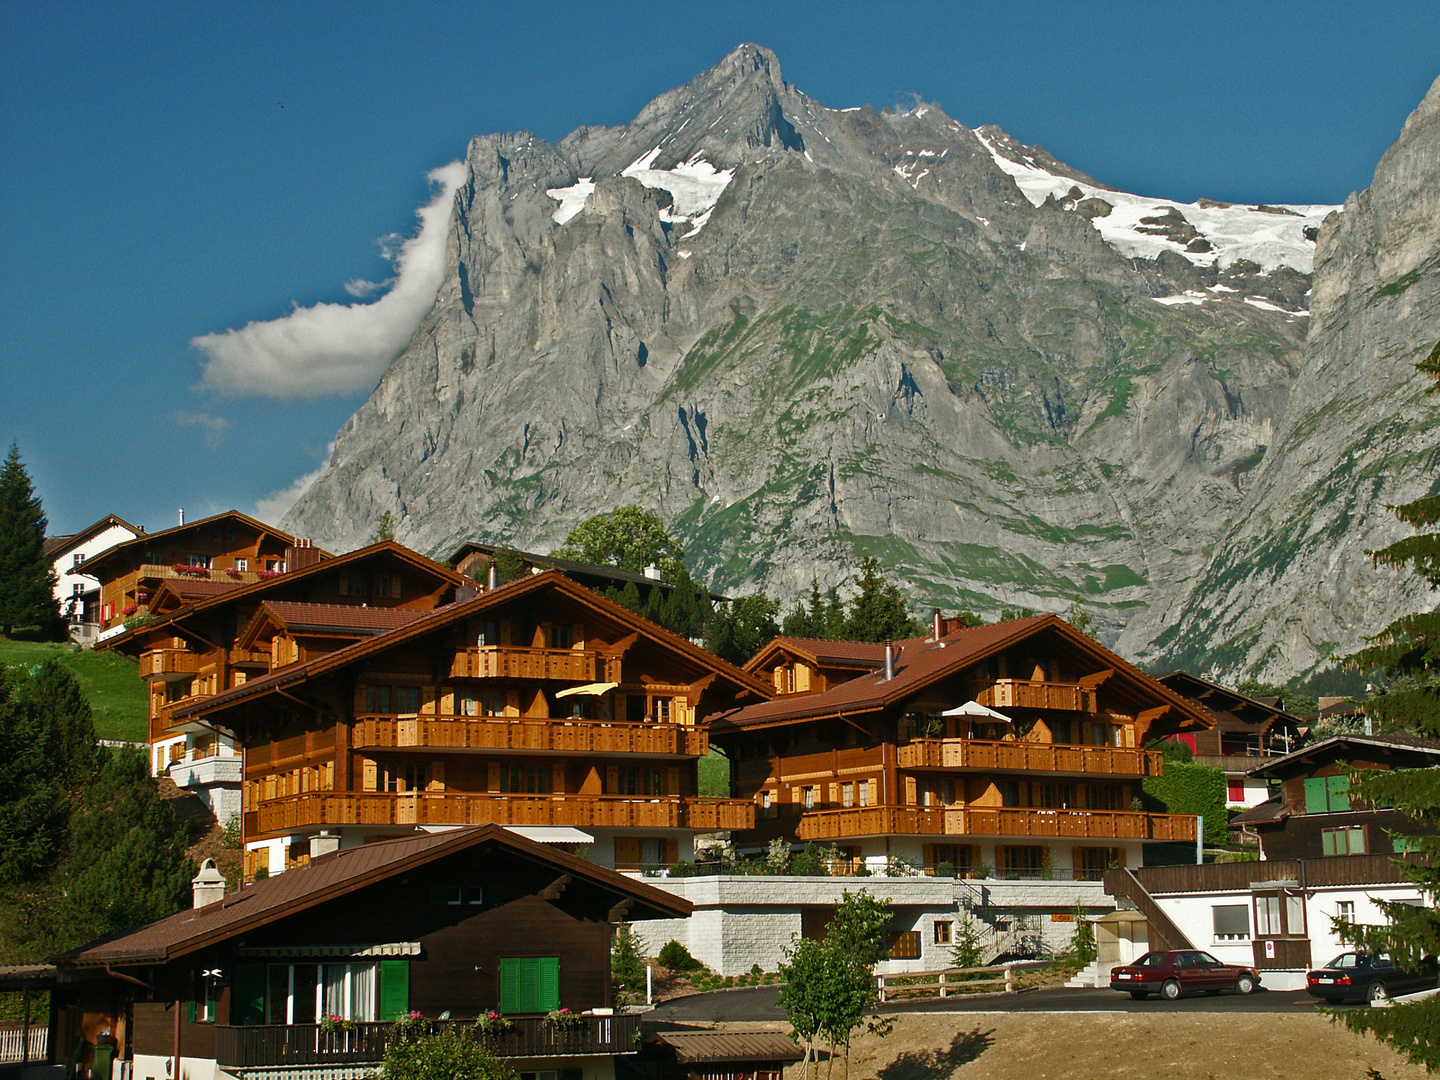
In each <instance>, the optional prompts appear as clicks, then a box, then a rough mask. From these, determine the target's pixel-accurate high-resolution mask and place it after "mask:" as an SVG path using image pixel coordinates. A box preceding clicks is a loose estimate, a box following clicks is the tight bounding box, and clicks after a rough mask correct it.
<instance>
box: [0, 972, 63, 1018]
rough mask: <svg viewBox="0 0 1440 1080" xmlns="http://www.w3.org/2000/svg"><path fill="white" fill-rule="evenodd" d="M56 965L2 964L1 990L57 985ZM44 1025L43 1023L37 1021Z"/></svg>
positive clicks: (30, 988) (0, 974) (0, 975)
mask: <svg viewBox="0 0 1440 1080" xmlns="http://www.w3.org/2000/svg"><path fill="white" fill-rule="evenodd" d="M58 978H59V972H58V971H57V970H56V968H55V965H54V964H0V990H34V989H37V988H44V987H48V986H53V985H55V984H56V982H57V981H58ZM36 1024H37V1025H43V1022H42V1021H38V1020H37V1021H36Z"/></svg>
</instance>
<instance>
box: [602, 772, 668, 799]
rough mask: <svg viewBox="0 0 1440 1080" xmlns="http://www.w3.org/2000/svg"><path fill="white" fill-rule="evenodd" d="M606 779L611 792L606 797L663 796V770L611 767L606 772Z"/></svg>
mask: <svg viewBox="0 0 1440 1080" xmlns="http://www.w3.org/2000/svg"><path fill="white" fill-rule="evenodd" d="M606 779H607V780H609V781H610V785H609V786H610V787H611V789H612V790H610V791H607V792H606V794H607V795H663V794H665V772H664V770H663V769H641V768H622V767H614V766H612V767H611V768H610V769H609V770H607V774H606Z"/></svg>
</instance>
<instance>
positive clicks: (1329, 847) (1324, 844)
mask: <svg viewBox="0 0 1440 1080" xmlns="http://www.w3.org/2000/svg"><path fill="white" fill-rule="evenodd" d="M1320 849H1321V853H1322V854H1325V855H1334V854H1335V831H1334V830H1333V829H1326V830H1325V831H1324V832H1322V833H1321V834H1320Z"/></svg>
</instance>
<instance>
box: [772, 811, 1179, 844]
mask: <svg viewBox="0 0 1440 1080" xmlns="http://www.w3.org/2000/svg"><path fill="white" fill-rule="evenodd" d="M797 831H798V835H799V837H800V839H801V840H835V839H841V838H844V837H853V836H884V835H887V834H902V835H910V836H916V835H918V836H1002V837H1010V836H1020V837H1031V836H1034V837H1052V836H1053V837H1074V838H1076V839H1085V840H1100V839H1103V840H1175V841H1191V842H1193V841H1194V839H1195V819H1194V818H1193V817H1190V816H1188V815H1184V814H1147V813H1143V812H1139V811H1129V810H1043V809H1038V808H1010V807H1005V808H998V807H997V808H993V809H991V808H983V807H982V808H973V809H971V808H959V807H938V806H935V807H932V806H868V807H865V806H862V807H850V808H848V809H843V810H812V811H809V812H808V813H806V814H804V815H802V816H801V818H800V824H799V827H798V830H797Z"/></svg>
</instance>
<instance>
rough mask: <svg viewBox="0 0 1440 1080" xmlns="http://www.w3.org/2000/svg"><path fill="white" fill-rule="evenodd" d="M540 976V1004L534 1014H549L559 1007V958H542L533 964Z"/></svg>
mask: <svg viewBox="0 0 1440 1080" xmlns="http://www.w3.org/2000/svg"><path fill="white" fill-rule="evenodd" d="M535 966H536V968H537V969H538V970H539V976H540V1003H539V1007H538V1008H537V1009H536V1012H549V1011H550V1010H551V1009H558V1008H559V1007H560V958H559V957H558V956H542V957H540V958H539V959H537V960H536V962H535Z"/></svg>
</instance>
